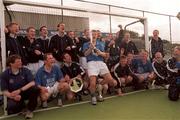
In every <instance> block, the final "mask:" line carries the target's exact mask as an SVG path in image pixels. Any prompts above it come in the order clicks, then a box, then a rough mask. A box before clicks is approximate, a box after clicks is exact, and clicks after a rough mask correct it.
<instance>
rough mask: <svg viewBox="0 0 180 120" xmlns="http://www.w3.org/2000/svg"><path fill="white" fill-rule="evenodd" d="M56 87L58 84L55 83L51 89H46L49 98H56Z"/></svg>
mask: <svg viewBox="0 0 180 120" xmlns="http://www.w3.org/2000/svg"><path fill="white" fill-rule="evenodd" d="M58 86H59V82H56V83H55V84H54V85H53V86H52V87H46V88H47V90H48V93H49V96H54V97H56V96H57V94H58V93H59V90H58Z"/></svg>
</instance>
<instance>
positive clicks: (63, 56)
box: [62, 52, 71, 60]
mask: <svg viewBox="0 0 180 120" xmlns="http://www.w3.org/2000/svg"><path fill="white" fill-rule="evenodd" d="M66 54H68V55H69V56H71V55H70V54H69V53H67V52H65V53H63V55H62V58H63V60H64V59H65V55H66Z"/></svg>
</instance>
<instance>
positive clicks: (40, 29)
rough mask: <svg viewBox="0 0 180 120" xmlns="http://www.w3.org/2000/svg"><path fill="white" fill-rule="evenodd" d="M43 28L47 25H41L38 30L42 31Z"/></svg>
mask: <svg viewBox="0 0 180 120" xmlns="http://www.w3.org/2000/svg"><path fill="white" fill-rule="evenodd" d="M43 28H47V27H46V26H45V25H43V26H41V27H40V28H39V31H42V29H43Z"/></svg>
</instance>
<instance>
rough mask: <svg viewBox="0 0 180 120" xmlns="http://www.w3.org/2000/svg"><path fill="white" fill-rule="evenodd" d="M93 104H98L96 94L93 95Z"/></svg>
mask: <svg viewBox="0 0 180 120" xmlns="http://www.w3.org/2000/svg"><path fill="white" fill-rule="evenodd" d="M91 104H92V105H96V104H97V99H96V96H93V97H91Z"/></svg>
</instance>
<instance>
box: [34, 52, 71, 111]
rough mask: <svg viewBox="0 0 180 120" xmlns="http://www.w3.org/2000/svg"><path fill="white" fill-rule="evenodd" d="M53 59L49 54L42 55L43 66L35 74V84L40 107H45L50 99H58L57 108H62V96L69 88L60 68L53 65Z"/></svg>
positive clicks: (68, 91)
mask: <svg viewBox="0 0 180 120" xmlns="http://www.w3.org/2000/svg"><path fill="white" fill-rule="evenodd" d="M54 63H55V59H54V57H53V55H52V54H51V53H47V54H45V55H44V66H42V67H41V68H40V69H39V70H38V72H37V74H36V78H35V81H36V84H37V85H38V87H39V88H40V97H41V101H42V107H44V108H45V107H47V100H48V99H49V98H50V97H57V98H58V104H57V105H58V106H62V95H63V94H67V96H71V95H70V94H69V93H71V92H70V88H69V85H68V83H67V82H66V81H65V80H64V78H63V74H62V72H61V70H60V67H59V66H57V65H55V64H54ZM68 98H71V97H68Z"/></svg>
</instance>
